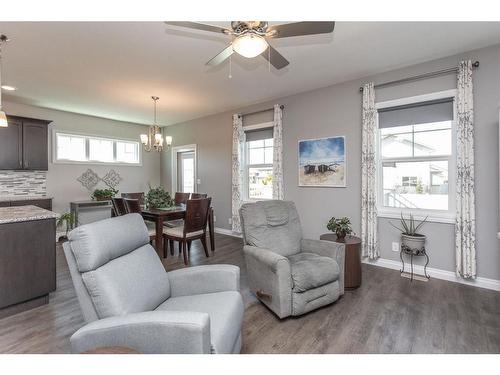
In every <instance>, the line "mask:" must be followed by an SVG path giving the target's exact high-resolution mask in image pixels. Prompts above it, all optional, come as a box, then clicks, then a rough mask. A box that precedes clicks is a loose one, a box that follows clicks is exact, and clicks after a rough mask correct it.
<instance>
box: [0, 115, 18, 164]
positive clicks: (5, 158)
mask: <svg viewBox="0 0 500 375" xmlns="http://www.w3.org/2000/svg"><path fill="white" fill-rule="evenodd" d="M8 123H9V126H8V127H6V128H0V150H2V151H1V152H0V169H22V168H23V122H22V120H20V119H17V118H10V117H9V119H8Z"/></svg>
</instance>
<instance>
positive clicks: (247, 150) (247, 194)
mask: <svg viewBox="0 0 500 375" xmlns="http://www.w3.org/2000/svg"><path fill="white" fill-rule="evenodd" d="M273 127H274V123H273V122H272V121H270V122H263V123H261V124H254V125H247V126H244V127H243V131H244V132H247V131H251V130H259V129H268V128H273ZM273 149H274V144H273ZM249 160H250V148H249V147H248V142H247V141H246V140H245V155H244V158H243V164H244V170H245V175H244V176H243V202H244V203H254V202H259V201H267V200H272V198H269V199H268V198H259V199H255V198H250V182H249V180H248V175H249V173H250V168H269V167H271V168H272V167H273V163H271V164H249V163H248V161H249ZM273 177H274V176H273Z"/></svg>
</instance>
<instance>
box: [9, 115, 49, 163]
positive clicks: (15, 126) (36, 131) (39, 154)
mask: <svg viewBox="0 0 500 375" xmlns="http://www.w3.org/2000/svg"><path fill="white" fill-rule="evenodd" d="M7 119H8V122H9V126H8V127H7V128H0V150H2V152H1V153H0V169H10V170H37V171H46V170H47V169H48V158H49V155H48V154H49V153H48V137H47V134H48V127H47V125H48V124H50V121H46V120H38V119H32V118H26V117H18V116H7Z"/></svg>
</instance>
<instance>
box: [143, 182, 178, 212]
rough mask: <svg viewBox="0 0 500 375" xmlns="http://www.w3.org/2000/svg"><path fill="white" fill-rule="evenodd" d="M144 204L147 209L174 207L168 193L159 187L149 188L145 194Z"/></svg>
mask: <svg viewBox="0 0 500 375" xmlns="http://www.w3.org/2000/svg"><path fill="white" fill-rule="evenodd" d="M146 204H147V206H148V208H169V207H172V206H174V200H173V199H172V197H171V196H170V193H169V192H168V191H166V190H165V189H163V188H162V187H161V186H158V187H155V188H153V187H151V186H149V191H148V193H147V194H146Z"/></svg>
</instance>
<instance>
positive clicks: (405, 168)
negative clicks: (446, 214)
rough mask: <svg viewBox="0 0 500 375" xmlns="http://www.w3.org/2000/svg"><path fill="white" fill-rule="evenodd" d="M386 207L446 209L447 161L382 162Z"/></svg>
mask: <svg viewBox="0 0 500 375" xmlns="http://www.w3.org/2000/svg"><path fill="white" fill-rule="evenodd" d="M382 167H383V177H382V178H383V203H384V206H386V207H397V208H419V209H433V210H448V161H446V160H445V161H422V162H394V163H383V166H382Z"/></svg>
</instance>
